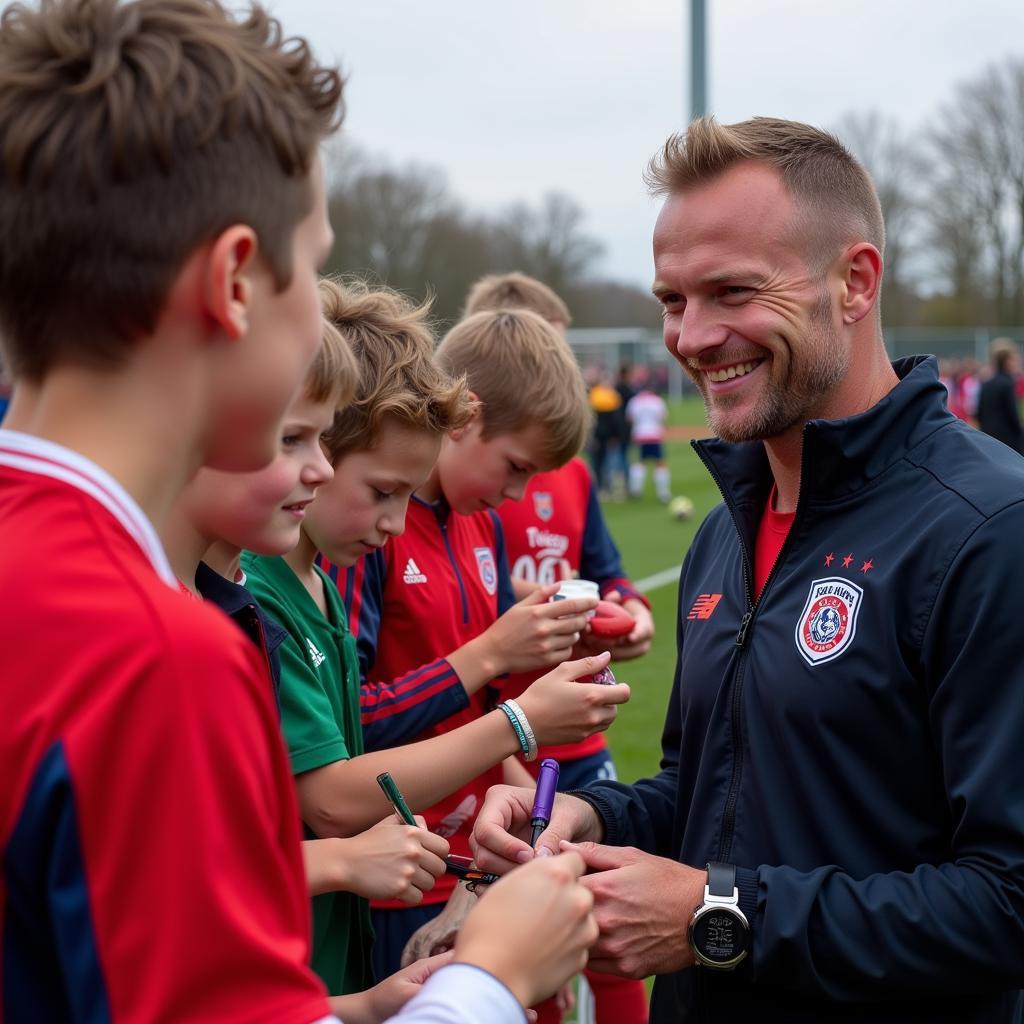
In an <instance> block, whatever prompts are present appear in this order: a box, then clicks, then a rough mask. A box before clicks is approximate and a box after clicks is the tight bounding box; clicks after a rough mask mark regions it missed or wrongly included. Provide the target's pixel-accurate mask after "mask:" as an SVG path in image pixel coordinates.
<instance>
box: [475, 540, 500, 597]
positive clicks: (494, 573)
mask: <svg viewBox="0 0 1024 1024" xmlns="http://www.w3.org/2000/svg"><path fill="white" fill-rule="evenodd" d="M473 554H474V555H476V567H477V570H478V571H479V573H480V582H481V583H482V584H483V585H484V590H486V591H487V593H488V594H491V595H494V594H496V593H497V591H498V569H497V567H496V566H495V564H494V552H493V551H491V549H490V548H473Z"/></svg>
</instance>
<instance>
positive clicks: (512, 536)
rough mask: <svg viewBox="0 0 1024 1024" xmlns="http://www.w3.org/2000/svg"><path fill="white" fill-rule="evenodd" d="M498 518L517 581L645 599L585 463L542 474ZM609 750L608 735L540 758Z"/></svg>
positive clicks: (521, 685) (514, 690)
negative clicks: (626, 569)
mask: <svg viewBox="0 0 1024 1024" xmlns="http://www.w3.org/2000/svg"><path fill="white" fill-rule="evenodd" d="M498 515H499V517H500V518H501V523H502V526H503V527H504V528H505V547H506V550H507V551H508V560H509V564H510V565H511V566H512V575H513V576H514V577H517V578H519V579H524V580H529V581H530V582H532V583H554V582H555V581H556V580H564V579H572V578H573V577H574V576H580V577H582V578H583V579H587V580H593V581H594V582H595V583H597V584H598V585H599V586H600V588H601V593H602V594H607V593H608V592H609V591H611V590H618V591H619V592H620V593H621V594H622V595H623V597H640V594H638V593H637V592H636V591H635V590H634V589H633V585H632V584H631V583H630V582H629V580H628V579H626V577H624V576H623V574H622V564H621V562H620V561H619V552H618V549H617V548H616V547H615V543H614V542H613V541H612V539H611V536H610V535H609V533H608V529H607V527H606V526H605V522H604V517H603V516H602V515H601V507H600V505H599V504H598V502H597V496H596V495H595V494H594V485H593V481H592V480H591V477H590V470H589V469H587V465H586V463H585V462H584V461H583V460H582V459H572V460H571V461H570V462H569V463H567V464H566V465H565V466H562V468H561V469H555V470H552V471H551V472H548V473H538V474H537V475H536V476H535V477H533V478H532V479H531V480H530V482H529V484H527V487H526V493H525V495H524V496H523V499H522V501H506V502H505V503H504V504H503V505H502V506H501V507H500V508H499V510H498ZM640 599H641V600H643V598H642V597H641V598H640ZM542 674H543V673H542V672H524V673H520V674H518V675H514V676H512V677H511V678H510V679H509V681H508V683H507V684H506V685H505V686H504V687H503V688H502V694H503V695H505V696H509V697H517V696H518V695H519V694H520V693H522V692H523V690H525V689H526V687H527V686H529V685H530V683H532V682H533V681H534V680H535V679H537V678H538V677H539V676H541V675H542ZM606 747H607V742H606V740H605V736H604V733H603V732H598V733H594V735H593V736H589V737H588V738H587V739H585V740H583V742H582V743H572V744H560V745H558V746H553V747H543V748H542V750H541V753H540V755H539V757H540V758H545V757H553V758H555V760H557V761H572V760H575V759H577V758H581V757H586V756H588V755H590V754H596V753H597V752H598V751H599V750H604V749H605V748H606ZM537 763H539V759H538V762H537ZM527 767H530V766H529V765H528V766H527Z"/></svg>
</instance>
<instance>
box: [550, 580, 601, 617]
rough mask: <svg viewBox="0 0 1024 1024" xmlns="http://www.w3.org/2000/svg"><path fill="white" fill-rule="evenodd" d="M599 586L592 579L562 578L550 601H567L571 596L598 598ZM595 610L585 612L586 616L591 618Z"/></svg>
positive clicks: (599, 594) (599, 593)
mask: <svg viewBox="0 0 1024 1024" xmlns="http://www.w3.org/2000/svg"><path fill="white" fill-rule="evenodd" d="M600 596H601V588H600V587H599V586H598V585H597V584H596V583H594V581H593V580H562V582H561V583H560V584H559V586H558V592H557V593H555V594H552V595H551V597H550V598H549V600H551V601H568V600H569V599H570V598H573V597H593V598H594V599H595V600H596V599H598V598H600ZM596 614H597V612H596V611H595V610H594V609H591V610H590V611H589V612H587V618H588V619H592V618H593V617H594V616H595V615H596Z"/></svg>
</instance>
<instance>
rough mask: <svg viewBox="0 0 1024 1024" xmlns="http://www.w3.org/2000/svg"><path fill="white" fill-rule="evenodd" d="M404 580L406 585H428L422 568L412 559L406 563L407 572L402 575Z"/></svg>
mask: <svg viewBox="0 0 1024 1024" xmlns="http://www.w3.org/2000/svg"><path fill="white" fill-rule="evenodd" d="M402 579H403V580H405V582H406V583H426V582H427V577H426V575H425V574H424V573H422V572H420V567H419V566H418V565H417V564H416V563H415V562H414V561H413V560H412V559H411V558H410V559H409V561H408V562H406V563H405V572H404V573H402Z"/></svg>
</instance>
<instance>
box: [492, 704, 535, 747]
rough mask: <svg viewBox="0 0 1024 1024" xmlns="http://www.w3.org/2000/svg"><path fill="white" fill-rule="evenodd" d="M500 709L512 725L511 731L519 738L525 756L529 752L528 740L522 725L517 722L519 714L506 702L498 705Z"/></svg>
mask: <svg viewBox="0 0 1024 1024" xmlns="http://www.w3.org/2000/svg"><path fill="white" fill-rule="evenodd" d="M498 709H499V710H500V711H504V712H505V714H506V715H507V716H508V721H509V725H511V726H512V729H513V731H514V732H515V734H516V739H517V740H519V747H520V749H521V750H522V752H523V756H524V757H525V756H526V755H527V754H529V753H530V741H529V740H528V739H527V738H526V733H525V732H524V731H523V727H522V726H521V725H520V724H519V716H518V715H517V714H516V713H515V712H514V711H513V710H512V709H511V708H510V707H509V706H508V704H506V703H504V702H502V703H501V704H499V705H498Z"/></svg>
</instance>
